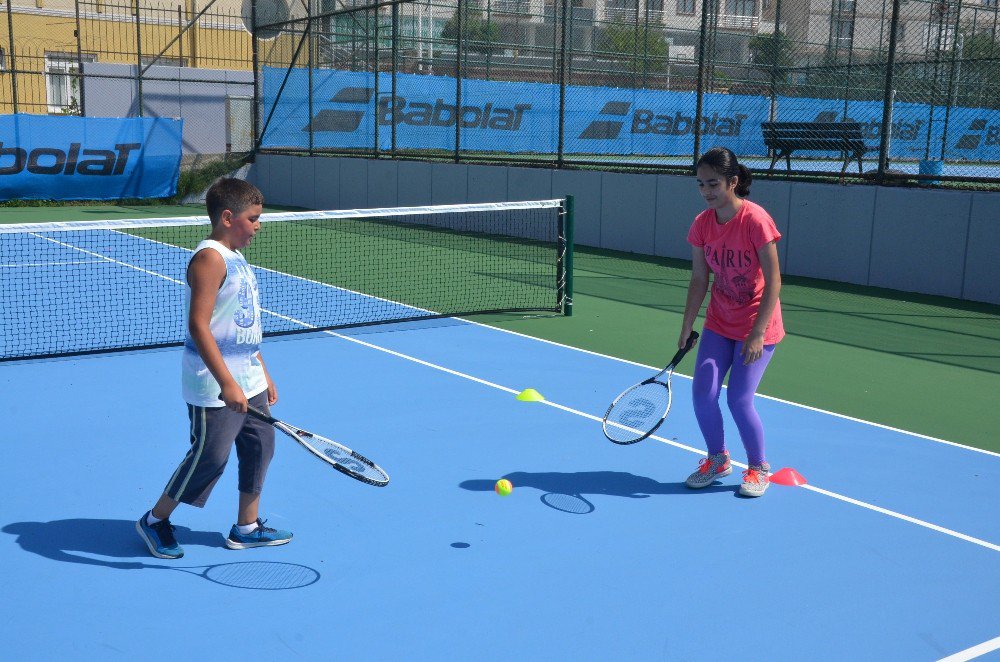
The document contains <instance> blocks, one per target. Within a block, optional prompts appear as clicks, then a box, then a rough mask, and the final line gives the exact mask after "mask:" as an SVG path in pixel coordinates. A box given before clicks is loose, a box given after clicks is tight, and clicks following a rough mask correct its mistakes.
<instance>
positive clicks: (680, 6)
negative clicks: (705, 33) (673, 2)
mask: <svg viewBox="0 0 1000 662" xmlns="http://www.w3.org/2000/svg"><path fill="white" fill-rule="evenodd" d="M696 1H697V0H677V13H678V14H693V13H694V3H695V2H696Z"/></svg>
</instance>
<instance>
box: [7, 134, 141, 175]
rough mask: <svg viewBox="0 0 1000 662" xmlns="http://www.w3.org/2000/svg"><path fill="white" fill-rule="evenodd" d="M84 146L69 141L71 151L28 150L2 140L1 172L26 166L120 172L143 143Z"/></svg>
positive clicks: (47, 171) (52, 171)
mask: <svg viewBox="0 0 1000 662" xmlns="http://www.w3.org/2000/svg"><path fill="white" fill-rule="evenodd" d="M82 147H83V145H82V144H81V143H70V145H69V149H68V150H62V149H60V148H58V147H36V148H34V149H32V150H31V151H28V150H26V149H24V148H22V147H18V146H14V147H5V146H4V143H2V142H0V175H17V174H19V173H21V172H23V171H24V170H25V169H27V171H28V172H30V173H31V174H33V175H73V174H77V175H97V176H113V175H120V174H122V173H124V172H125V166H126V165H128V159H129V154H130V153H131V152H133V151H134V150H137V149H142V144H141V143H121V144H118V145H115V148H114V150H110V149H82ZM81 157H83V158H81ZM9 159H12V160H9Z"/></svg>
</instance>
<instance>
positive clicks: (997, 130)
mask: <svg viewBox="0 0 1000 662" xmlns="http://www.w3.org/2000/svg"><path fill="white" fill-rule="evenodd" d="M312 79H313V99H312V106H311V107H310V104H309V96H308V85H309V83H308V80H309V76H308V72H307V70H305V69H293V70H292V71H291V72H290V73H289V72H288V71H287V70H285V69H274V68H265V69H264V76H263V90H262V99H263V115H262V118H263V119H264V120H268V118H269V117H270V119H269V121H268V122H267V124H266V129H265V133H264V140H263V143H262V144H263V146H264V147H293V148H298V149H308V148H310V147H312V148H315V149H323V148H362V149H371V148H372V147H373V146H374V145H375V142H376V131H377V134H378V145H379V148H380V149H382V150H388V149H390V148H391V146H392V132H393V127H395V133H396V148H397V149H399V150H406V149H422V150H426V149H442V150H454V149H455V140H456V125H457V124H461V126H460V133H461V149H462V150H463V151H482V152H500V153H520V154H524V153H536V154H555V153H556V152H557V150H558V140H559V134H558V131H559V123H558V117H559V107H560V99H559V86H557V85H551V84H544V83H513V82H504V81H482V80H463V81H462V97H461V103H460V104H456V103H455V97H456V86H455V79H454V78H449V77H445V76H422V75H416V74H397V75H396V90H395V99H393V95H392V92H393V90H392V77H391V75H390V74H388V73H382V74H379V78H378V81H377V83H378V84H377V86H376V79H375V74H373V73H367V72H351V71H324V70H314V71H313V73H312ZM279 90H280V97H278V92H279ZM376 90H377V95H376ZM276 98H278V103H277V106H276V107H275V99H276ZM696 101H697V97H696V95H695V93H694V92H668V91H662V90H637V89H627V88H610V87H579V86H568V87H567V88H566V99H565V108H566V122H565V129H564V147H563V149H564V153H565V154H567V155H611V154H618V155H641V156H660V157H663V156H667V157H670V156H677V157H690V156H691V154H693V152H694V130H695V107H696ZM775 103H776V115H775V116H776V117H777V119H778V120H780V121H785V122H796V121H802V122H812V121H821V122H836V121H841V120H852V121H856V122H860V123H861V124H862V127H863V130H864V133H865V137H866V141H867V142H868V144H869V146H870V147H871V149H872V151H873V154H872V157H871V158H874V152H875V151H877V148H878V146H879V141H880V139H881V133H882V110H883V104H882V102H880V101H851V102H849V103H848V104H847V106H846V112H845V104H844V101H843V100H838V99H807V98H799V97H778V98H777V99H776V100H775ZM272 111H273V112H272ZM945 113H946V109H945V108H943V107H934V108H931V107H930V106H927V105H924V104H913V103H897V104H895V106H894V107H893V118H892V134H891V138H892V139H891V141H890V151H889V156H890V158H894V159H906V160H919V159H925V158H930V159H938V158H944V159H947V160H954V161H962V160H965V161H980V162H983V161H1000V111H997V110H984V109H976V108H952V109H951V111H950V118H949V133H948V134H947V136H946V135H945V134H944V126H945V122H944V120H945ZM770 115H771V101H770V99H769V98H768V97H763V96H740V95H730V94H705V95H704V99H703V110H702V119H701V135H702V146H703V147H707V146H715V145H722V146H726V147H729V148H730V149H732V150H733V151H735V152H736V153H737V154H740V155H741V156H766V155H767V151H768V150H767V147H766V146H765V145H764V140H763V136H762V135H761V124H762V123H764V122H767V121H768V118H769V117H770ZM310 137H311V138H312V144H311V145H310ZM809 156H813V157H815V156H818V155H817V154H816V153H810V154H809ZM830 156H831V157H833V156H836V155H835V154H830Z"/></svg>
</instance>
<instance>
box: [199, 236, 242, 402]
mask: <svg viewBox="0 0 1000 662" xmlns="http://www.w3.org/2000/svg"><path fill="white" fill-rule="evenodd" d="M187 279H188V284H189V285H190V286H191V309H190V311H189V313H188V330H189V331H190V333H191V339H192V340H194V344H195V346H196V347H197V348H198V354H200V355H201V358H202V360H203V361H204V362H205V365H206V366H208V369H209V371H211V373H212V376H214V377H215V380H216V381H217V382H219V386H220V387H221V388H222V395H221V396H220V397H221V398H222V401H223V402H225V403H226V406H227V407H229V408H230V409H232V410H233V411H238V412H242V413H246V410H247V398H246V395H244V393H243V389H242V388H240V385H239V384H237V383H236V380H235V379H233V375H232V374H231V373H230V372H229V367H228V366H226V362H225V361H224V360H223V359H222V352H221V351H220V350H219V343H218V342H216V340H215V337H213V336H212V330H211V328H210V324H211V322H212V310H214V309H215V299H216V297H217V296H218V294H219V288H220V287H222V283H223V281H224V280H225V279H226V263H225V261H224V260H223V259H222V256H221V255H219V253H218V251H214V250H203V251H198V253H196V254H195V256H194V257H193V258H192V259H191V264H189V265H188V271H187Z"/></svg>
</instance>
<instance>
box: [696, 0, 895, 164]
mask: <svg viewBox="0 0 1000 662" xmlns="http://www.w3.org/2000/svg"><path fill="white" fill-rule="evenodd" d="M717 1H718V0H702V2H701V34H700V35H699V37H698V90H697V97H696V98H695V110H694V154H693V158H692V159H691V167H692V168H694V167H695V165H696V164H697V163H698V154H699V152H701V115H702V113H703V112H704V105H705V101H704V96H705V43H706V41H705V40H706V34H707V33H708V7H709V4H710V3H712V2H717ZM896 1H897V2H898V1H899V0H896Z"/></svg>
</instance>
